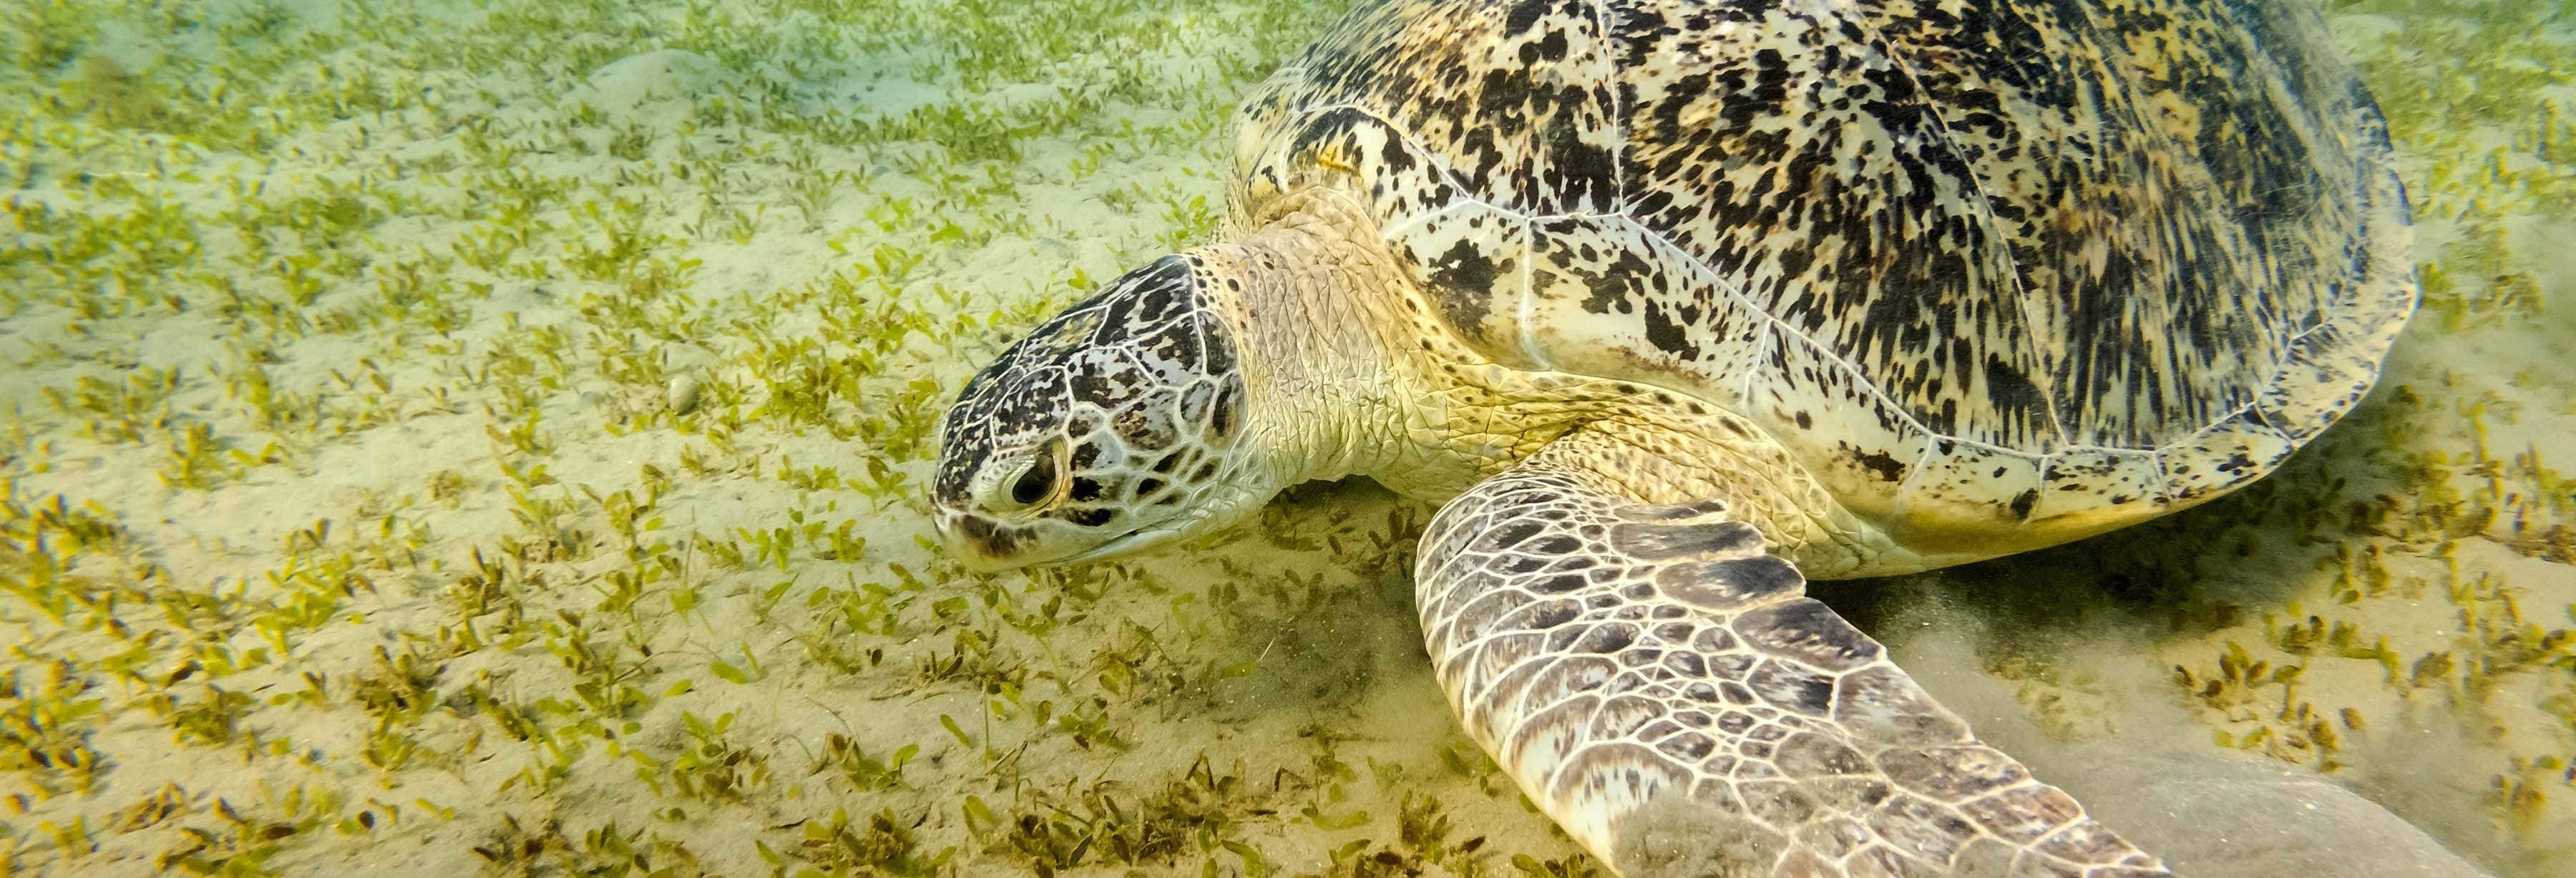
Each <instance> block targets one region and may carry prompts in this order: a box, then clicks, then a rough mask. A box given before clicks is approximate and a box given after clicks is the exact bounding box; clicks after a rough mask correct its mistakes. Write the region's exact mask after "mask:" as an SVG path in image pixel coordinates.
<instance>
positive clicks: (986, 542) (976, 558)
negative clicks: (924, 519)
mask: <svg viewBox="0 0 2576 878" xmlns="http://www.w3.org/2000/svg"><path fill="white" fill-rule="evenodd" d="M934 524H935V526H936V527H937V528H938V530H939V541H940V543H942V544H943V545H945V546H947V547H948V555H949V557H952V558H955V559H957V562H958V563H959V564H961V565H963V566H964V567H965V568H966V569H968V570H973V571H975V572H978V573H997V572H1000V571H1004V570H1009V569H1011V568H1013V567H1020V566H1023V565H1026V564H1027V563H1028V562H1027V561H1026V560H1023V559H1020V558H1018V557H1014V553H1013V552H1012V550H1013V549H1016V548H1018V547H1019V546H1020V545H1021V544H1023V543H1026V542H1027V541H1028V535H1027V534H1025V533H1021V532H1019V531H1015V530H1012V529H1009V528H1004V527H1001V526H999V525H997V524H995V523H994V522H993V521H992V520H991V519H988V518H985V517H983V516H980V515H975V514H972V513H965V512H953V511H949V510H944V509H943V510H940V512H939V514H938V515H937V516H936V519H935V522H934Z"/></svg>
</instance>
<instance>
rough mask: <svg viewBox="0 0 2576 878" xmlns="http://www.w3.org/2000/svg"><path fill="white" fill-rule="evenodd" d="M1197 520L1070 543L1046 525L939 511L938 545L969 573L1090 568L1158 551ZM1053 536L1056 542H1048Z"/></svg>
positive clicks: (1161, 523)
mask: <svg viewBox="0 0 2576 878" xmlns="http://www.w3.org/2000/svg"><path fill="white" fill-rule="evenodd" d="M1198 519H1199V516H1195V515H1179V516H1174V517H1173V518H1170V519H1165V520H1162V521H1156V522H1147V523H1144V524H1141V525H1138V526H1137V527H1134V528H1130V529H1128V530H1127V531H1126V532H1124V533H1121V534H1119V535H1117V536H1114V537H1110V538H1109V539H1107V540H1105V541H1104V540H1097V539H1089V538H1088V537H1090V536H1091V535H1089V534H1083V535H1081V536H1083V537H1085V539H1081V540H1078V541H1077V540H1068V539H1064V537H1065V536H1066V535H1064V534H1061V533H1048V531H1052V530H1056V529H1055V528H1051V527H1048V526H1047V525H1048V523H1047V522H1043V521H1030V522H1020V523H1012V522H999V521H995V520H993V519H992V518H990V517H987V516H984V515H979V514H976V513H971V512H958V511H952V510H945V509H943V510H941V511H940V513H939V515H938V517H937V521H936V525H937V527H938V530H939V539H940V542H942V543H944V544H946V546H947V547H948V553H949V555H950V556H951V557H954V558H956V559H957V560H958V562H959V563H960V564H962V565H963V566H965V567H966V568H967V569H969V570H973V571H976V572H980V573H998V572H1001V571H1005V570H1013V569H1017V568H1021V567H1057V566H1065V565H1073V564H1088V563H1090V562H1093V561H1102V560H1107V559H1110V558H1115V557H1119V556H1123V555H1128V554H1131V553H1134V552H1138V551H1142V550H1145V549H1149V548H1153V547H1156V546H1161V545H1164V544H1166V543H1170V542H1172V541H1174V540H1177V539H1179V538H1181V537H1182V536H1185V535H1187V534H1189V533H1191V532H1192V531H1194V530H1195V529H1196V528H1194V527H1193V525H1194V524H1196V523H1197V522H1198ZM1049 536H1054V537H1056V539H1052V540H1051V539H1048V538H1047V537H1049Z"/></svg>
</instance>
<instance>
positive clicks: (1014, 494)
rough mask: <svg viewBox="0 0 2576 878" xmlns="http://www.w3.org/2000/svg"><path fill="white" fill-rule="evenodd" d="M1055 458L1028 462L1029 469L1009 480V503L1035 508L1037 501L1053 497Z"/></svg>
mask: <svg viewBox="0 0 2576 878" xmlns="http://www.w3.org/2000/svg"><path fill="white" fill-rule="evenodd" d="M1055 481H1056V475H1055V458H1053V457H1040V458H1038V459H1036V460H1032V461H1029V468H1028V469H1025V470H1021V471H1020V477H1019V478H1016V479H1012V480H1011V502H1013V503H1017V504H1019V505H1021V506H1036V505H1038V501H1041V500H1045V499H1046V498H1048V497H1051V496H1054V495H1055Z"/></svg>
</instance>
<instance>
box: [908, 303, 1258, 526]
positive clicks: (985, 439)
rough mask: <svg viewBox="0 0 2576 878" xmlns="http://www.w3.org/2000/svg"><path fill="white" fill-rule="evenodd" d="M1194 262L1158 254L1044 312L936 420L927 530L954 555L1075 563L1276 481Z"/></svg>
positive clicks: (1251, 504)
mask: <svg viewBox="0 0 2576 878" xmlns="http://www.w3.org/2000/svg"><path fill="white" fill-rule="evenodd" d="M1206 279H1207V276H1206V275H1205V274H1203V273H1201V272H1200V271H1198V270H1197V268H1196V266H1195V264H1194V260H1191V259H1189V258H1187V257H1182V256H1168V257H1164V258H1163V259H1161V260H1159V261H1157V262H1155V263H1153V264H1151V265H1148V266H1145V267H1144V268H1140V269H1137V270H1136V271H1133V272H1130V273H1128V274H1127V275H1126V276H1125V277H1121V278H1119V279H1118V280H1117V281H1115V282H1112V283H1111V284H1109V285H1108V286H1107V288H1105V289H1104V290H1102V291H1101V292H1100V293H1099V294H1098V295H1095V296H1093V297H1091V298H1090V299H1087V300H1084V301H1082V302H1081V303H1078V304H1076V305H1074V306H1073V307H1071V308H1068V309H1066V310H1065V311H1064V313H1062V314H1058V315H1056V316H1055V317H1054V318H1053V319H1051V320H1048V321H1047V322H1046V323H1045V324H1043V325H1040V326H1039V327H1038V328H1037V329H1036V330H1035V331H1033V332H1031V333H1030V334H1029V336H1028V337H1027V338H1024V339H1021V340H1020V341H1019V343H1017V344H1014V345H1012V346H1011V347H1010V349H1009V350H1006V351H1003V352H1002V356H1001V358H1000V359H998V360H996V361H994V363H993V364H992V365H990V366H986V367H985V368H984V371H982V372H980V373H978V374H976V376H975V377H974V379H973V380H971V381H968V382H967V383H966V389H965V390H964V391H962V392H960V393H959V394H958V397H957V404H956V406H955V407H954V408H951V409H949V411H948V416H947V418H946V419H945V420H943V421H942V422H941V423H940V439H939V444H940V460H939V470H938V474H937V476H936V478H935V481H934V482H933V484H932V487H931V499H932V502H933V504H934V505H935V506H936V512H935V517H936V520H937V524H938V527H939V532H940V536H941V537H942V538H943V539H944V540H946V542H947V544H948V546H949V549H950V551H952V552H954V553H955V554H956V555H957V556H958V557H959V558H960V559H962V560H964V561H965V562H966V563H967V564H968V565H969V566H974V567H979V568H985V569H1002V568H1008V567H1017V566H1021V565H1027V564H1055V563H1069V562H1079V561H1090V560H1096V559H1100V558H1107V557H1112V556H1116V555H1122V554H1126V553H1128V552H1131V551H1135V550H1137V549H1142V548H1145V547H1148V546H1154V545H1160V544H1163V543H1167V542H1171V541H1174V540H1178V539H1182V538H1186V537H1189V536H1194V535H1196V534H1198V533H1202V532H1205V531H1208V530H1213V529H1216V528H1219V527H1223V526H1224V525H1226V524H1229V523H1231V522H1233V521H1234V520H1236V519H1237V518H1239V517H1240V516H1241V515H1242V514H1244V513H1246V512H1250V511H1255V510H1258V509H1259V508H1260V506H1261V504H1262V503H1264V502H1266V501H1268V500H1269V499H1270V495H1271V494H1273V493H1276V489H1277V486H1276V485H1271V484H1268V483H1269V482H1271V481H1273V480H1272V479H1269V478H1266V477H1264V475H1263V474H1262V472H1261V471H1260V470H1259V468H1258V466H1257V465H1256V463H1255V462H1254V461H1253V460H1251V459H1250V457H1251V456H1249V455H1245V454H1240V453H1237V452H1238V450H1239V449H1238V445H1239V444H1240V443H1241V442H1242V441H1243V436H1244V432H1245V431H1244V429H1243V427H1244V407H1245V402H1244V389H1243V388H1244V382H1243V376H1242V374H1241V372H1240V371H1239V364H1238V361H1237V360H1236V357H1235V345H1234V342H1233V339H1232V338H1231V337H1230V335H1229V333H1228V331H1227V329H1226V326H1225V323H1224V321H1222V320H1220V319H1219V318H1218V316H1217V314H1216V313H1215V312H1214V311H1213V310H1211V309H1210V308H1209V307H1208V300H1207V297H1206V295H1205V294H1204V292H1203V291H1202V287H1201V284H1202V283H1203V282H1204V281H1205V280H1206Z"/></svg>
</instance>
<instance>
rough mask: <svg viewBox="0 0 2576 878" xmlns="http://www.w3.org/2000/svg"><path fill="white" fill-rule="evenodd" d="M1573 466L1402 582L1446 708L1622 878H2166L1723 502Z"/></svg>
mask: <svg viewBox="0 0 2576 878" xmlns="http://www.w3.org/2000/svg"><path fill="white" fill-rule="evenodd" d="M1579 441H1582V440H1581V439H1580V438H1575V439H1561V440H1559V444H1560V445H1562V444H1566V443H1571V442H1579ZM1551 450H1561V449H1551ZM1583 457H1584V455H1582V454H1579V453H1573V454H1549V453H1545V452H1542V453H1540V454H1537V455H1534V456H1533V457H1531V458H1529V459H1527V460H1524V461H1523V462H1522V463H1520V464H1518V465H1516V466H1514V467H1513V468H1511V469H1509V470H1506V471H1504V472H1503V473H1502V474H1500V475H1497V476H1495V477H1494V478H1492V479H1489V480H1487V481H1485V482H1484V483H1482V484H1479V485H1477V486H1476V487H1475V488H1473V489H1471V490H1469V491H1468V492H1466V493H1465V494H1463V495H1460V496H1459V497H1458V498H1457V499H1456V500H1453V501H1451V502H1450V503H1449V505H1448V506H1446V507H1444V508H1443V509H1441V510H1440V514H1439V515H1438V516H1436V517H1435V518H1433V519H1432V522H1431V526H1430V529H1429V531H1428V532H1427V533H1426V534H1425V535H1424V536H1423V539H1422V552H1421V556H1420V560H1419V562H1418V566H1417V569H1416V571H1415V578H1416V581H1417V585H1416V587H1417V588H1418V589H1419V598H1418V600H1419V602H1420V606H1421V611H1422V627H1423V631H1424V633H1425V635H1426V636H1427V638H1428V639H1429V642H1430V651H1431V660H1432V662H1433V665H1434V667H1435V669H1436V673H1437V674H1438V676H1439V679H1440V684H1441V687H1442V688H1443V689H1445V690H1447V691H1448V693H1449V700H1450V706H1451V707H1453V708H1455V709H1456V710H1457V711H1458V714H1459V716H1460V718H1461V719H1463V720H1464V721H1465V722H1466V724H1467V727H1468V730H1469V732H1470V733H1471V734H1473V735H1474V736H1475V737H1476V739H1477V741H1478V742H1479V743H1481V744H1483V745H1484V746H1485V749H1486V750H1487V751H1488V752H1490V753H1492V754H1493V755H1494V758H1495V759H1497V760H1499V761H1500V762H1501V763H1502V765H1503V768H1504V769H1505V770H1507V771H1508V772H1510V773H1511V775H1512V776H1513V777H1514V778H1515V779H1517V780H1518V781H1519V782H1520V784H1521V787H1522V789H1523V790H1525V791H1527V792H1528V793H1529V795H1530V797H1531V798H1532V799H1535V800H1536V801H1537V802H1538V803H1539V806H1540V807H1541V808H1543V809H1545V810H1546V811H1547V813H1548V815H1549V816H1551V817H1554V818H1555V819H1556V820H1557V822H1558V823H1559V824H1560V825H1562V826H1564V827H1565V828H1566V830H1567V831H1569V832H1571V833H1572V834H1573V835H1574V836H1575V838H1576V839H1577V840H1579V841H1581V842H1582V843H1583V844H1584V846H1586V847H1588V848H1590V849H1591V850H1592V851H1593V853H1594V854H1596V855H1598V856H1600V857H1601V858H1602V859H1604V860H1606V861H1608V862H1610V863H1611V865H1612V866H1613V867H1614V868H1616V869H1617V870H1618V871H1619V872H1621V873H1622V874H1625V875H1628V876H1632V878H1634V876H1641V875H1694V876H1696V875H1715V876H1854V878H1857V876H1864V875H1870V876H1876V875H1891V876H1896V875H1902V876H1913V875H1995V876H2004V875H2012V876H2021V875H2030V876H2085V878H2111V876H2148V875H2169V874H2170V873H2169V872H2167V871H2165V869H2164V868H2163V866H2162V865H2161V864H2160V863H2158V861H2157V860H2156V858H2154V857H2152V856H2149V855H2147V854H2146V853H2144V852H2142V851H2140V850H2138V849H2137V848H2136V847H2134V846H2132V845H2130V844H2129V843H2128V842H2126V841H2123V840H2122V839H2121V838H2120V837H2119V836H2117V835H2114V834H2112V833H2111V831H2110V830H2109V829H2106V828H2104V827H2103V826H2102V825H2101V824H2100V823H2096V822H2094V821H2093V820H2092V819H2090V818H2088V817H2086V816H2085V814H2084V809H2083V808H2082V807H2081V806H2079V805H2077V804H2076V802H2075V800H2074V799H2073V798H2071V797H2069V796H2068V795H2067V794H2066V793H2064V792H2062V791H2060V790H2058V789H2057V788H2056V787H2052V786H2048V785H2046V784H2042V783H2040V782H2038V781H2036V780H2033V779H2031V777H2030V773H2029V772H2028V771H2027V770H2025V769H2024V768H2023V767H2022V765H2021V763H2019V762H2017V761H2015V760H2014V759H2013V758H2012V757H2009V756H2006V755H2004V754H2003V753H2002V752H2000V751H1997V750H1995V749H1994V748H1991V747H1987V746H1985V745H1984V744H1982V743H1979V742H1978V741H1977V739H1976V738H1975V737H1974V736H1972V735H1971V734H1969V731H1968V727H1967V724H1966V723H1964V722H1962V721H1960V719H1959V718H1958V717H1957V716H1955V715H1953V714H1951V713H1950V712H1949V711H1948V710H1946V709H1943V708H1942V707H1941V706H1940V705H1939V704H1937V703H1934V701H1933V700H1932V697H1931V696H1930V695H1928V694H1926V693H1925V692H1924V691H1923V689H1922V688H1921V687H1920V686H1917V685H1916V684H1915V683H1914V680H1913V679H1912V678H1911V677H1908V676H1907V675H1906V673H1905V672H1904V671H1902V670H1900V669H1898V668H1897V667H1896V665H1894V664H1892V663H1890V662H1889V661H1888V658H1887V651H1886V650H1885V649H1884V648H1882V647H1881V646H1879V644H1878V643H1877V642H1876V641H1873V640H1871V639H1869V637H1868V636H1866V635H1863V634H1862V633H1860V631H1858V630H1856V629H1854V628H1853V627H1852V626H1851V625H1850V624H1849V623H1847V622H1845V621H1843V619H1842V617H1840V616H1837V615H1835V614H1834V611H1833V610H1832V609H1830V608H1828V607H1826V606H1825V605H1824V604H1822V603H1819V602H1817V601H1816V600H1814V599H1812V598H1808V597H1805V596H1804V593H1805V590H1806V580H1805V578H1804V577H1803V576H1801V575H1800V574H1799V573H1798V571H1797V569H1796V568H1795V567H1792V566H1791V565H1790V564H1788V563H1787V562H1785V561H1782V560H1780V559H1778V558H1775V557H1773V556H1771V555H1769V554H1766V553H1765V552H1764V548H1763V539H1762V535H1761V533H1760V532H1759V531H1757V530H1755V529H1754V527H1753V526H1752V525H1750V524H1748V523H1746V522H1742V521H1734V520H1729V519H1728V517H1727V516H1726V509H1727V507H1726V504H1725V503H1724V502H1723V501H1721V500H1708V501H1703V502H1699V503H1690V504H1681V505H1649V504H1645V503H1641V502H1638V501H1636V500H1635V499H1633V498H1632V497H1630V496H1629V495H1628V494H1627V492H1626V491H1624V490H1622V489H1621V488H1619V487H1618V484H1619V481H1617V480H1613V479H1611V478H1609V477H1607V476H1605V475H1603V474H1600V473H1596V472H1594V471H1593V470H1591V469H1590V468H1587V467H1585V466H1583V465H1582V464H1581V461H1582V459H1583ZM1630 475H1633V474H1630ZM1630 483H1634V480H1633V479H1631V480H1630Z"/></svg>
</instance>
